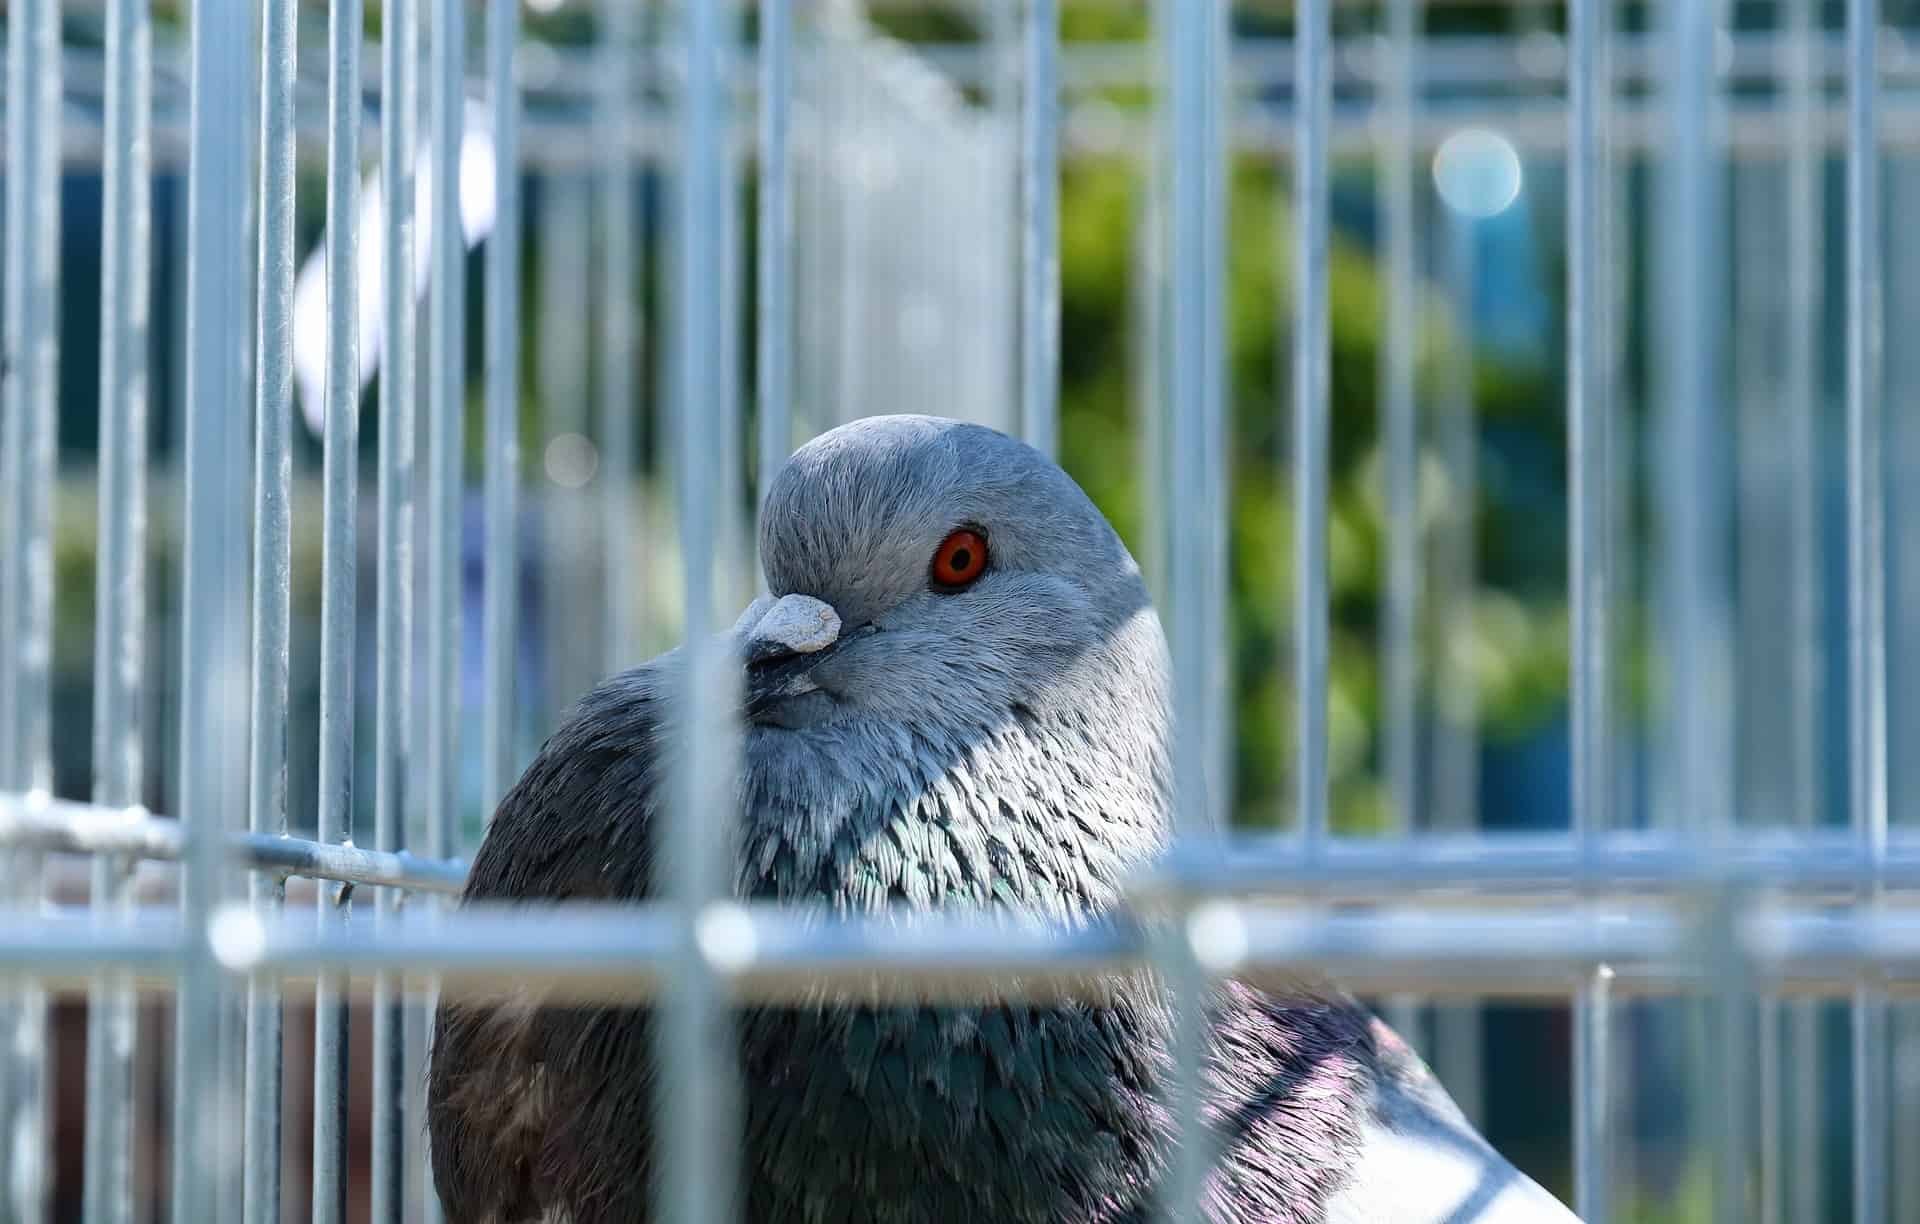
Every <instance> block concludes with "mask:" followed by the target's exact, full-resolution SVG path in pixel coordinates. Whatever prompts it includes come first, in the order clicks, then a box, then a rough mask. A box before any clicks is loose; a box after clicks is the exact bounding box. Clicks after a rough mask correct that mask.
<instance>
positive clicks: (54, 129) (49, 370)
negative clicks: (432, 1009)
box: [0, 0, 61, 1221]
mask: <svg viewBox="0 0 1920 1224" xmlns="http://www.w3.org/2000/svg"><path fill="white" fill-rule="evenodd" d="M7 52H8V54H7V69H8V71H7V152H8V155H9V156H8V160H7V168H8V173H7V193H8V200H7V218H6V219H7V231H6V242H7V252H6V256H7V258H6V288H5V292H6V323H7V327H6V335H5V340H4V345H5V352H4V357H5V363H4V372H0V388H3V390H0V397H3V398H4V404H5V413H6V419H5V424H4V426H0V428H4V431H5V438H4V441H0V453H3V454H4V460H5V462H4V471H0V475H3V476H4V477H5V479H4V481H0V488H4V489H5V490H7V491H8V492H9V493H10V494H11V496H10V498H9V500H10V502H11V504H10V505H9V506H8V514H7V516H6V517H7V519H8V521H10V522H11V523H12V525H13V526H12V538H11V539H10V540H9V541H7V542H6V544H7V546H6V550H5V554H4V556H0V787H7V788H10V789H13V790H19V791H32V792H50V791H51V790H52V788H53V755H52V737H51V736H52V696H53V689H52V674H51V671H50V668H51V664H52V655H53V652H52V649H51V647H52V642H53V600H54V591H53V490H54V479H55V476H56V474H57V470H58V469H57V466H56V465H57V462H58V440H57V437H56V434H55V429H56V420H55V415H54V414H55V410H56V404H55V397H56V395H57V393H58V389H59V382H58V380H59V373H60V370H59V317H58V312H59V276H60V268H59V253H60V236H59V226H60V98H61V94H60V89H61V84H60V7H59V3H58V0H19V2H18V3H16V4H14V5H12V6H10V8H9V13H8V37H7ZM41 873H42V860H41V856H39V855H38V854H34V853H28V852H24V851H22V852H16V853H14V854H13V855H11V856H0V906H8V905H11V906H16V907H18V908H20V909H22V910H30V909H33V908H37V907H38V906H39V905H40V904H41V902H42V891H43V881H42V878H41ZM0 1033H5V1034H6V1040H7V1049H6V1052H5V1054H4V1055H3V1056H0V1058H4V1062H0V1146H4V1147H5V1148H6V1151H5V1152H0V1174H4V1175H5V1183H6V1184H5V1186H4V1187H3V1188H0V1194H4V1195H5V1198H4V1199H3V1200H0V1201H4V1202H6V1203H7V1204H9V1206H10V1208H11V1210H12V1214H13V1215H15V1216H16V1217H17V1218H19V1219H21V1220H27V1221H32V1220H38V1219H40V1218H41V1217H42V1215H43V1214H44V1213H45V1211H46V1209H47V1205H48V1196H49V1192H50V1188H51V1181H52V1178H51V1175H50V1171H49V1167H48V1165H49V1162H48V1159H47V1157H48V1149H49V1144H50V1134H49V1128H48V1126H47V1119H48V1117H49V1114H48V1106H47V1102H48V1092H47V1071H48V1067H47V1064H46V1035H47V1002H46V995H45V993H44V992H43V991H42V990H41V989H40V988H39V987H38V986H37V985H34V984H31V983H29V984H28V985H27V986H25V987H24V988H21V989H20V990H19V991H18V992H17V993H16V994H15V996H14V997H13V998H12V999H10V1000H6V1001H5V1003H4V1005H0Z"/></svg>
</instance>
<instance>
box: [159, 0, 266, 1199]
mask: <svg viewBox="0 0 1920 1224" xmlns="http://www.w3.org/2000/svg"><path fill="white" fill-rule="evenodd" d="M246 23H247V5H246V4H245V3H244V2H243V0H201V3H200V4H198V5H196V6H195V8H194V10H193V14H192V26H191V39H192V43H191V46H192V70H191V71H192V77H191V79H192V95H191V99H192V100H191V104H190V106H191V117H190V120H189V123H190V128H191V144H190V146H189V147H190V149H191V160H190V162H189V165H188V198H187V261H186V265H187V340H188V351H187V395H186V406H187V426H186V473H185V488H186V546H185V554H186V555H185V559H184V569H185V572H186V573H185V586H184V590H183V592H182V596H181V622H182V641H181V673H180V814H181V819H182V820H183V821H184V822H185V826H186V832H187V836H188V839H189V840H188V855H187V860H186V863H185V868H186V869H185V872H184V875H183V879H182V890H181V903H182V909H183V912H184V913H183V916H184V919H185V923H186V930H187V931H188V932H189V933H190V939H191V941H192V954H191V956H190V957H189V959H188V962H187V966H186V969H185V972H184V973H183V975H182V981H181V984H180V995H179V1000H178V1003H177V1006H176V1008H175V1018H174V1074H173V1083H174V1085H175V1091H174V1093H173V1127H172V1132H171V1133H172V1136H173V1172H172V1198H173V1209H172V1212H171V1216H170V1218H172V1219H174V1220H209V1219H212V1218H213V1215H214V1206H215V1205H214V1192H215V1187H217V1186H218V1185H219V1184H220V1182H221V1178H222V1171H223V1170H222V1164H223V1162H226V1161H229V1160H230V1157H229V1156H228V1155H226V1153H227V1152H229V1151H230V1149H231V1139H232V1136H233V1135H234V1134H235V1132H236V1129H237V1128H236V1126H235V1125H234V1122H235V1117H234V1112H235V1105H236V1102H235V1093H236V1089H237V1088H238V1085H236V1084H234V1083H232V1082H231V1080H230V1071H229V1069H228V1067H227V1065H226V1062H225V1060H224V1059H222V1058H221V1057H220V1051H219V1050H218V1049H217V1048H215V1045H214V1043H212V1042H209V1041H208V1040H207V1034H208V1033H210V1032H213V1031H214V1030H215V1028H216V1027H217V1025H218V1023H219V1017H220V1012H221V1006H222V1005H221V982H220V976H219V973H218V970H217V968H216V965H215V962H214V959H213V955H212V948H211V945H210V944H209V943H208V939H207V935H208V932H207V925H208V921H207V920H208V918H209V916H210V915H211V913H212V910H213V906H214V904H215V902H216V901H217V900H218V894H219V886H220V879H221V839H222V838H223V837H224V836H225V834H226V829H225V827H224V818H223V813H224V811H225V807H224V804H223V802H222V799H221V791H222V775H223V765H222V752H223V751H224V750H229V749H227V745H226V736H225V732H226V730H227V726H228V723H229V719H228V717H227V715H226V714H225V712H224V711H223V709H222V706H223V705H224V704H225V700H226V699H225V697H224V695H223V693H222V689H223V688H224V687H225V683H226V681H225V679H224V677H223V676H222V675H221V670H222V669H221V668H220V667H218V666H217V665H216V660H217V659H218V657H219V655H220V652H221V649H222V633H223V630H224V629H225V627H226V625H225V620H226V618H225V615H224V613H223V610H222V606H223V604H225V603H226V601H227V599H228V593H227V592H226V591H225V590H224V589H223V587H222V584H221V583H220V581H219V578H220V574H221V573H222V571H223V569H224V568H225V566H224V562H223V559H222V558H221V556H220V555H219V552H218V549H219V548H220V546H221V545H222V543H223V542H224V540H225V537H226V523H225V522H224V521H223V520H224V519H225V517H226V515H227V504H226V503H227V500H228V499H227V496H226V493H225V491H224V490H223V488H222V485H223V484H224V483H225V479H226V476H227V475H228V474H229V469H228V466H227V463H226V459H225V454H226V450H227V447H228V441H229V439H230V438H231V437H232V435H233V434H234V433H235V432H236V431H242V430H244V428H245V423H244V421H245V418H244V416H243V413H244V411H245V408H244V405H245V394H246V392H245V363H246V358H245V346H244V345H242V344H236V343H234V340H235V337H236V336H237V335H241V334H244V333H242V332H241V331H240V328H239V320H240V318H241V316H242V314H243V304H244V301H245V296H246V271H245V263H244V256H243V255H242V253H241V252H242V247H241V245H240V244H238V243H236V242H235V241H234V235H236V234H238V233H240V232H241V228H242V223H243V214H244V212H245V201H246V199H247V196H248V189H247V179H246V151H245V147H244V139H243V133H244V131H245V129H246V125H247V120H246V113H245V112H246V105H247V96H248V86H247V68H246V62H245V57H244V56H240V55H236V54H234V52H233V48H232V42H231V40H232V38H233V32H234V31H235V30H238V29H244V28H245V27H246Z"/></svg>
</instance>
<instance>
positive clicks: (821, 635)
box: [741, 595, 840, 657]
mask: <svg viewBox="0 0 1920 1224" xmlns="http://www.w3.org/2000/svg"><path fill="white" fill-rule="evenodd" d="M765 598H767V597H766V596H764V595H763V596H761V599H765ZM754 603H755V604H756V605H758V604H759V603H760V600H759V599H756V600H755V601H754ZM752 611H753V609H752V608H749V609H748V612H749V613H751V612H752ZM741 619H742V621H743V622H744V621H745V619H746V618H745V617H742V618H741ZM839 640H840V614H839V613H838V612H835V611H834V610H833V606H832V605H831V604H827V603H823V602H822V601H820V600H818V599H815V598H814V597H813V596H811V595H784V596H782V597H781V598H780V600H779V601H778V602H776V603H774V604H773V605H772V606H771V607H770V608H768V609H767V611H766V613H765V614H764V615H762V616H761V617H760V620H759V623H757V624H755V625H754V626H753V627H752V629H751V630H750V631H748V633H747V642H748V645H749V646H750V647H751V648H752V653H753V654H755V655H757V656H760V657H766V656H769V655H773V654H812V653H814V652H815V651H819V650H825V649H826V648H827V647H829V646H831V645H833V644H834V643H835V642H837V641H839Z"/></svg>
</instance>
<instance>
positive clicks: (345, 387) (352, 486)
mask: <svg viewBox="0 0 1920 1224" xmlns="http://www.w3.org/2000/svg"><path fill="white" fill-rule="evenodd" d="M329 16H330V23H329V29H328V59H329V61H330V66H331V72H330V79H329V87H328V93H327V120H328V142H327V373H326V390H325V393H324V394H325V396H326V424H325V456H324V460H323V473H322V483H323V493H322V507H321V515H322V518H323V520H324V523H323V531H324V536H323V540H322V562H321V569H322V578H321V582H322V588H321V604H320V793H319V809H318V820H317V822H316V827H317V835H318V838H319V840H321V841H323V842H335V841H346V840H350V839H351V838H352V836H353V808H354V803H353V762H354V725H353V712H354V696H353V689H354V683H353V681H354V666H353V660H354V636H355V634H354V629H355V622H354V611H355V607H356V605H357V603H358V599H357V596H356V589H357V585H358V584H357V574H356V571H355V562H356V559H357V558H358V556H359V549H358V531H357V522H358V507H359V482H358V472H359V460H358V456H359V452H360V446H359V440H360V393H359V389H360V353H359V346H358V344H357V335H358V328H359V311H360V281H359V276H358V267H359V244H360V235H359V225H358V221H359V215H360V191H359V184H360V38H361V0H334V2H333V4H332V5H331V6H330V10H329ZM389 36H391V32H389ZM387 190H389V191H391V190H393V188H392V187H391V186H389V187H388V188H387ZM336 892H337V890H335V889H333V888H330V887H325V888H322V889H320V894H321V900H320V902H319V905H320V907H321V910H320V915H319V917H320V921H322V922H326V921H329V920H331V919H332V918H333V917H334V916H335V915H336V914H338V915H340V916H344V912H345V909H346V897H345V895H344V894H342V895H340V897H339V903H338V904H331V902H333V900H334V895H335V894H336ZM314 1006H315V1012H314V1023H315V1031H314V1037H315V1063H314V1133H315V1135H316V1137H317V1136H319V1135H321V1134H322V1133H329V1134H330V1137H333V1136H332V1134H331V1133H332V1132H335V1131H336V1130H337V1131H338V1132H339V1140H340V1142H341V1143H342V1144H344V1130H345V1125H346V1116H347V1091H348V1089H347V1085H348V1075H347V1057H346V1039H347V1012H346V1003H345V990H344V986H343V984H342V983H341V982H340V981H339V980H338V979H335V978H329V979H326V980H324V981H322V982H321V983H320V986H319V990H318V991H317V993H316V994H315V997H314ZM378 1104H380V1103H379V1102H376V1110H375V1113H374V1117H375V1125H376V1127H378V1126H379V1124H380V1118H381V1111H380V1110H379V1109H378V1108H377V1106H378ZM375 1153H376V1159H375V1165H376V1167H375V1169H374V1179H375V1181H374V1191H375V1198H376V1200H378V1199H379V1197H380V1192H381V1190H382V1189H383V1185H382V1182H381V1174H382V1173H383V1172H385V1170H384V1169H382V1168H381V1167H379V1159H378V1156H379V1145H378V1144H376V1145H375ZM319 1155H320V1153H319V1151H318V1147H317V1141H316V1151H315V1157H316V1160H315V1164H316V1170H317V1168H318V1166H319V1159H318V1158H319ZM313 1199H314V1203H313V1210H314V1215H315V1218H316V1219H329V1218H335V1219H337V1218H338V1217H337V1216H336V1214H335V1213H338V1212H342V1211H343V1210H344V1202H345V1180H344V1178H339V1179H335V1180H330V1181H327V1180H323V1179H321V1178H320V1177H319V1176H318V1175H317V1174H316V1176H315V1179H314V1186H313ZM323 1199H324V1201H323ZM376 1218H380V1217H376Z"/></svg>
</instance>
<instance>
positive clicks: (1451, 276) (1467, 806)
mask: <svg viewBox="0 0 1920 1224" xmlns="http://www.w3.org/2000/svg"><path fill="white" fill-rule="evenodd" d="M1435 220H1436V223H1437V226H1438V228H1439V231H1440V232H1439V234H1438V235H1437V239H1438V240H1437V241H1436V243H1435V245H1436V246H1437V247H1439V248H1440V250H1441V258H1442V260H1443V272H1442V276H1443V279H1444V281H1445V285H1446V296H1447V301H1448V303H1449V305H1450V307H1451V311H1452V315H1453V322H1454V326H1455V328H1456V331H1455V333H1454V335H1453V337H1452V339H1453V344H1452V345H1451V351H1449V352H1448V353H1447V355H1446V357H1445V359H1444V362H1443V369H1444V374H1443V378H1444V388H1443V390H1442V392H1441V397H1440V411H1439V412H1438V414H1437V416H1438V417H1439V420H1438V422H1437V429H1436V432H1437V433H1438V435H1439V438H1438V442H1439V451H1440V463H1441V467H1442V468H1443V470H1444V471H1445V472H1446V478H1447V486H1448V490H1449V497H1448V499H1447V512H1446V514H1445V515H1444V517H1443V518H1442V519H1441V521H1440V523H1439V530H1438V531H1437V532H1436V537H1437V538H1436V539H1435V542H1434V553H1435V556H1434V585H1435V587H1436V590H1435V600H1434V602H1435V603H1436V604H1437V605H1438V607H1437V608H1436V609H1435V611H1436V614H1437V618H1438V621H1439V658H1438V659H1436V660H1435V671H1436V673H1437V674H1438V676H1439V677H1440V680H1439V684H1440V692H1439V694H1438V698H1439V704H1440V709H1441V718H1440V720H1439V725H1438V727H1436V728H1435V730H1436V735H1435V740H1436V743H1435V745H1434V758H1435V759H1434V779H1433V791H1434V800H1433V802H1434V824H1435V825H1437V826H1439V827H1441V828H1445V829H1449V830H1452V831H1456V832H1463V831H1465V830H1468V829H1471V828H1474V827H1477V826H1478V824H1479V821H1480V768H1479V764H1480V701H1479V691H1478V684H1477V682H1476V677H1475V675H1474V671H1473V668H1472V666H1471V663H1470V662H1469V660H1470V658H1471V655H1472V642H1473V635H1474V632H1475V615H1474V602H1475V593H1476V592H1475V588H1476V585H1477V581H1478V575H1479V549H1478V547H1477V537H1476V529H1477V526H1478V515H1479V494H1480V481H1479V463H1478V455H1479V421H1478V412H1477V408H1478V405H1477V404H1476V403H1475V394H1474V365H1475V362H1474V352H1473V335H1474V331H1473V323H1474V317H1473V283H1474V277H1475V272H1474V262H1475V254H1476V251H1475V245H1476V242H1477V240H1478V231H1477V225H1478V222H1477V220H1476V219H1475V218H1474V217H1473V216H1471V215H1469V214H1467V213H1464V212H1460V211H1458V210H1452V209H1445V208H1443V209H1441V210H1439V211H1438V215H1437V216H1436V218H1435ZM1469 1116H1471V1114H1470V1115H1469Z"/></svg>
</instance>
